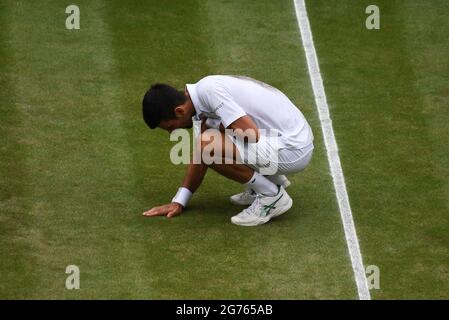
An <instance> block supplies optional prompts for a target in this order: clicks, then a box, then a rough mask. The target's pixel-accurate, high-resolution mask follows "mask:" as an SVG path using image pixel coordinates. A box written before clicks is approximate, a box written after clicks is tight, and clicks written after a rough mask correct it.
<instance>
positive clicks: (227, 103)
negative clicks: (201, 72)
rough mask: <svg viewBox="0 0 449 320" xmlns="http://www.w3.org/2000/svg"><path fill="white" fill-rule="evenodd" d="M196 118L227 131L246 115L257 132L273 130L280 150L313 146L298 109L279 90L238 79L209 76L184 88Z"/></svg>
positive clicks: (251, 80) (256, 82)
mask: <svg viewBox="0 0 449 320" xmlns="http://www.w3.org/2000/svg"><path fill="white" fill-rule="evenodd" d="M186 88H187V91H188V92H189V95H190V98H191V99H192V103H193V106H194V108H195V110H196V113H197V115H201V114H203V115H204V116H206V118H207V120H206V125H207V126H208V127H211V128H217V129H218V128H219V127H220V124H223V127H225V128H227V127H228V126H229V125H230V124H231V123H233V122H234V121H235V120H237V119H239V118H241V117H243V116H245V115H249V116H250V117H251V118H252V119H253V121H254V122H255V123H256V125H257V127H258V128H259V129H265V130H270V129H276V130H277V131H278V133H279V136H280V137H279V148H289V149H301V148H303V147H306V146H309V145H310V144H311V143H312V142H313V134H312V130H311V128H310V126H309V124H308V123H307V120H306V119H305V118H304V116H303V114H302V113H301V111H299V109H298V108H297V107H296V106H295V105H294V104H293V103H292V102H291V101H290V99H289V98H288V97H287V96H286V95H285V94H283V93H282V92H281V91H279V90H278V89H276V88H274V87H272V86H270V85H268V84H265V83H263V82H260V81H257V80H254V79H251V78H246V77H239V76H222V75H214V76H208V77H205V78H203V79H201V80H200V81H198V82H197V83H195V84H187V85H186Z"/></svg>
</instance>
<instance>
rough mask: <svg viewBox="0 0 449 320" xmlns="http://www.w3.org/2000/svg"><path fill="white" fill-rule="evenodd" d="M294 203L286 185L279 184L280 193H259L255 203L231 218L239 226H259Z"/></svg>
mask: <svg viewBox="0 0 449 320" xmlns="http://www.w3.org/2000/svg"><path fill="white" fill-rule="evenodd" d="M292 205H293V200H292V198H290V196H289V195H288V193H287V192H286V191H285V189H284V187H282V186H279V191H278V194H277V195H275V196H273V197H268V196H264V195H261V194H257V195H256V196H255V197H254V201H253V203H252V204H251V205H250V206H249V207H248V208H246V209H245V210H243V211H242V212H240V213H239V214H237V215H235V216H233V217H232V218H231V222H232V223H233V224H237V225H239V226H257V225H260V224H264V223H267V222H268V221H270V220H271V219H273V218H275V217H278V216H280V215H281V214H283V213H285V212H286V211H288V210H289V209H290V208H291V207H292Z"/></svg>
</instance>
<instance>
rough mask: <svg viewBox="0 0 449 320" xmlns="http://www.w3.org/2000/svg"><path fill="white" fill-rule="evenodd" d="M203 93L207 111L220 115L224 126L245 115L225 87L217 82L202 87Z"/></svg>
mask: <svg viewBox="0 0 449 320" xmlns="http://www.w3.org/2000/svg"><path fill="white" fill-rule="evenodd" d="M203 94H204V95H203V96H204V98H205V99H204V100H205V101H204V102H205V106H206V107H207V108H208V109H209V110H208V111H209V112H211V113H214V114H215V115H217V116H218V117H220V120H221V123H222V124H223V126H224V127H225V128H227V127H228V126H229V125H230V124H231V123H233V122H234V121H235V120H237V119H239V118H241V117H243V116H245V115H246V112H245V111H243V109H242V107H241V106H240V105H239V104H238V103H237V102H235V100H234V98H233V97H232V96H231V95H230V94H229V92H228V90H227V89H226V87H225V86H223V85H222V84H221V83H219V82H214V83H210V84H208V85H207V86H206V87H205V88H204V91H203Z"/></svg>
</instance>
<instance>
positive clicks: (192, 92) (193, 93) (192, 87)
mask: <svg viewBox="0 0 449 320" xmlns="http://www.w3.org/2000/svg"><path fill="white" fill-rule="evenodd" d="M186 89H187V91H188V92H189V96H190V99H191V100H192V104H193V107H194V108H195V112H196V114H195V115H194V116H193V117H194V119H195V120H200V117H201V114H202V113H203V112H202V111H201V103H200V99H199V97H198V92H197V90H196V84H186Z"/></svg>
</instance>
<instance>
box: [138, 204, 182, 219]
mask: <svg viewBox="0 0 449 320" xmlns="http://www.w3.org/2000/svg"><path fill="white" fill-rule="evenodd" d="M183 209H184V207H183V206H182V205H180V204H179V203H177V202H172V203H169V204H165V205H163V206H159V207H154V208H152V209H150V210H148V211H145V212H144V213H143V215H144V216H145V217H155V216H167V218H171V217H174V216H177V215H178V214H180V213H181V212H182V210H183Z"/></svg>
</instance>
